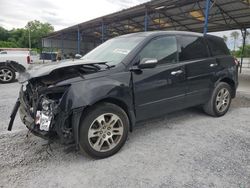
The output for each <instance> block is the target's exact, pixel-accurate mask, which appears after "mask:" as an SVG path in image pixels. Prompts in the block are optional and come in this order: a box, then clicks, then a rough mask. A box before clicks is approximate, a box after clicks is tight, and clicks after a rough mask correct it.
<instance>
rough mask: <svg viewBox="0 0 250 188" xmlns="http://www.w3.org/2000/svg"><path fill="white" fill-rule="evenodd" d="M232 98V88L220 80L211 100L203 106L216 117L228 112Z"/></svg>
mask: <svg viewBox="0 0 250 188" xmlns="http://www.w3.org/2000/svg"><path fill="white" fill-rule="evenodd" d="M231 100H232V88H231V87H230V85H228V84H227V83H225V82H220V83H219V84H218V85H217V86H216V87H215V89H214V91H213V93H212V96H211V98H210V100H209V101H208V102H207V103H206V104H205V105H204V106H203V109H204V111H205V112H206V113H207V114H209V115H211V116H215V117H220V116H223V115H224V114H226V113H227V111H228V109H229V107H230V104H231Z"/></svg>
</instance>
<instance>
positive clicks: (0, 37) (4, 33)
mask: <svg viewBox="0 0 250 188" xmlns="http://www.w3.org/2000/svg"><path fill="white" fill-rule="evenodd" d="M8 38H9V32H8V30H6V29H4V28H3V27H0V41H6V40H7V39H8Z"/></svg>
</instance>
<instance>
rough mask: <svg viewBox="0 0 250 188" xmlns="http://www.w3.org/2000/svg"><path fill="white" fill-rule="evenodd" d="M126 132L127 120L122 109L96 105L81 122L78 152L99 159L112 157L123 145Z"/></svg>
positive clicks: (109, 104)
mask: <svg viewBox="0 0 250 188" xmlns="http://www.w3.org/2000/svg"><path fill="white" fill-rule="evenodd" d="M114 120H115V121H114ZM128 130H129V119H128V116H127V114H126V112H125V111H124V110H123V109H121V108H120V107H119V106H117V105H115V104H111V103H100V104H97V105H95V106H93V107H90V109H89V110H88V112H87V113H84V115H83V118H82V120H81V123H80V139H79V146H80V150H81V151H82V152H83V153H87V154H88V155H89V156H91V157H93V158H99V159H101V158H106V157H109V156H111V155H114V154H115V153H117V152H118V151H119V150H120V149H121V148H122V146H123V145H124V144H125V142H126V140H127V137H128Z"/></svg>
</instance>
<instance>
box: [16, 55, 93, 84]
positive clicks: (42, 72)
mask: <svg viewBox="0 0 250 188" xmlns="http://www.w3.org/2000/svg"><path fill="white" fill-rule="evenodd" d="M93 63H97V62H96V61H84V60H81V59H79V60H74V61H73V60H69V61H62V62H59V63H52V64H45V65H38V66H34V67H33V68H32V69H30V70H27V71H25V72H22V73H20V75H19V78H18V81H19V82H20V83H23V82H26V81H27V80H30V79H32V78H37V77H42V76H46V75H49V74H50V73H52V72H53V71H55V70H59V69H63V68H67V67H77V66H81V65H88V64H93Z"/></svg>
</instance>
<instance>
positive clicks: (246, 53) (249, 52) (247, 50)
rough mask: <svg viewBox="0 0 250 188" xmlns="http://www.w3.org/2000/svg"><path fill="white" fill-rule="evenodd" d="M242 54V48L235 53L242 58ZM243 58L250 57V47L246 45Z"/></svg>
mask: <svg viewBox="0 0 250 188" xmlns="http://www.w3.org/2000/svg"><path fill="white" fill-rule="evenodd" d="M241 52H242V47H239V50H237V51H236V52H235V55H236V57H240V56H241ZM243 57H250V45H246V46H245V49H244V53H243Z"/></svg>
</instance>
